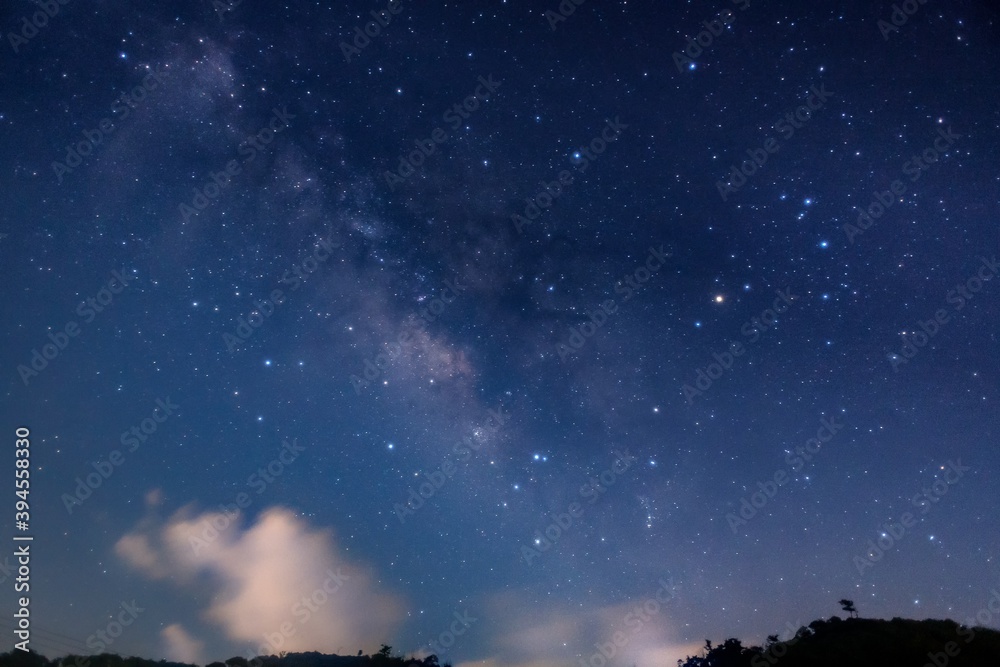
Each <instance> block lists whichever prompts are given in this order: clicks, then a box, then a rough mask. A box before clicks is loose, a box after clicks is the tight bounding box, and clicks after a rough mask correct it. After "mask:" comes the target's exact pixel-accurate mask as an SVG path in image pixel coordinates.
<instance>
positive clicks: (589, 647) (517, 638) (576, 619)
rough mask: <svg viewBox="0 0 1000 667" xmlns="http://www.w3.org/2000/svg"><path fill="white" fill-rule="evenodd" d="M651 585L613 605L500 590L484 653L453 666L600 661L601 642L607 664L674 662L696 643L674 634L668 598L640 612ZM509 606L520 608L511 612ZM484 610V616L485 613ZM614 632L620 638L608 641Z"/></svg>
mask: <svg viewBox="0 0 1000 667" xmlns="http://www.w3.org/2000/svg"><path fill="white" fill-rule="evenodd" d="M655 590H656V586H655V585H654V586H653V587H652V588H651V590H650V591H649V595H647V597H645V598H637V599H635V600H633V601H631V602H628V603H625V604H617V605H604V606H594V607H590V608H581V607H580V606H577V605H570V604H562V603H546V604H541V605H540V604H539V603H538V601H537V600H533V599H530V598H529V597H527V596H526V595H524V594H522V593H511V592H506V593H501V594H497V595H494V596H492V597H491V599H490V600H489V601H488V602H487V603H486V608H487V609H488V610H489V613H488V615H489V617H490V618H493V619H495V620H496V622H494V623H493V624H492V625H491V627H492V629H493V632H494V634H493V636H492V637H491V639H490V640H489V641H488V642H487V644H488V649H487V651H488V653H487V655H485V656H481V657H480V658H478V659H476V660H469V661H463V662H460V663H458V667H473V666H475V667H484V666H486V667H493V666H495V665H505V666H506V667H565V666H566V665H567V664H574V665H579V664H580V660H581V658H582V659H583V660H584V661H585V662H586V663H587V664H595V665H597V664H601V661H602V660H603V657H602V656H601V655H600V653H599V650H600V646H601V645H603V646H605V647H606V649H607V650H609V651H610V650H613V651H614V656H613V657H612V659H611V660H609V661H607V662H608V663H609V664H635V665H638V667H659V666H660V665H664V664H674V663H675V662H676V661H677V660H678V659H679V658H681V659H683V658H685V657H686V656H688V655H694V654H695V653H697V651H698V650H699V648H700V646H701V643H700V642H694V643H692V642H688V641H686V640H684V639H682V638H680V637H679V636H678V631H677V625H678V622H677V621H675V620H674V617H675V616H677V615H678V614H679V613H680V612H679V611H678V606H677V603H676V602H675V601H673V600H668V601H666V602H664V603H663V604H662V605H659V606H658V607H653V608H654V609H656V611H655V613H649V611H648V609H649V608H647V611H646V612H645V613H642V611H641V610H640V606H641V605H644V604H646V603H647V602H649V601H651V600H652V597H653V594H654V593H655ZM510 609H519V610H522V613H520V614H517V615H513V614H511V613H510V611H509V610H510ZM485 615H487V614H484V616H485ZM616 632H618V633H621V635H620V637H623V638H624V639H625V641H624V643H623V644H621V645H619V646H614V645H613V643H612V642H613V636H614V634H615V633H616Z"/></svg>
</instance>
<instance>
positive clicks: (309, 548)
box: [115, 508, 403, 653]
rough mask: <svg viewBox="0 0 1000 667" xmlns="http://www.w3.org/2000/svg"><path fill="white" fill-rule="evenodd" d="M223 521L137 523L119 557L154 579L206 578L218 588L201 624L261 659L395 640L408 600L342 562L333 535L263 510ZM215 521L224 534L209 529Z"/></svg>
mask: <svg viewBox="0 0 1000 667" xmlns="http://www.w3.org/2000/svg"><path fill="white" fill-rule="evenodd" d="M225 519H226V517H225V515H224V514H221V513H212V512H209V513H204V514H201V515H197V516H195V515H192V514H191V512H190V511H189V510H186V509H185V510H181V511H180V512H178V513H177V514H175V515H174V516H173V517H171V518H170V519H169V520H168V521H167V522H166V523H165V524H163V525H157V524H154V523H153V522H151V521H146V522H143V523H141V524H139V526H137V528H136V530H135V531H133V532H132V533H129V534H127V535H125V536H124V537H122V538H121V539H120V540H119V541H118V543H117V544H116V546H115V550H116V553H117V554H118V555H119V557H121V558H122V559H123V560H124V561H125V562H126V563H128V564H129V565H130V566H132V567H133V568H135V569H136V570H138V571H140V572H142V573H144V574H145V575H146V576H149V577H150V578H153V579H164V578H170V579H171V580H175V581H179V582H182V584H181V585H182V586H183V585H186V586H188V587H192V586H194V584H195V577H196V576H197V577H198V585H199V586H203V585H204V581H206V577H205V576H204V575H208V576H207V581H208V582H210V583H209V585H210V586H211V587H213V588H214V590H213V591H212V594H211V595H210V596H209V599H210V600H211V602H210V603H209V605H208V606H207V608H205V609H203V610H202V615H203V618H204V619H205V620H207V621H209V622H211V623H214V624H215V625H217V626H218V627H220V628H222V630H223V631H224V633H225V635H226V636H227V637H228V638H229V639H231V640H234V641H236V642H239V643H241V644H244V645H245V644H246V643H249V644H250V645H251V646H252V647H253V648H254V650H255V651H257V650H258V649H261V650H259V651H258V652H260V653H278V652H279V651H321V652H327V653H334V652H341V653H348V652H354V651H356V650H358V649H369V650H373V649H374V647H377V646H378V644H379V643H380V642H382V641H384V640H385V638H386V637H390V636H392V634H393V632H394V631H395V628H396V627H397V625H398V623H399V621H400V620H401V618H402V615H403V611H402V609H403V607H402V603H401V602H400V600H399V599H398V598H397V597H395V596H393V595H391V594H388V593H386V592H384V591H382V590H381V589H380V587H379V586H378V585H377V583H376V578H375V577H374V576H373V574H372V573H371V571H370V570H369V569H368V568H367V567H365V566H362V565H359V564H357V563H351V562H348V561H346V560H345V559H344V558H343V557H342V555H341V552H340V550H339V549H338V548H337V545H336V544H335V542H334V539H333V536H332V534H331V533H330V532H329V531H324V530H315V529H312V528H310V527H309V526H308V525H307V524H306V523H305V522H304V521H303V520H301V519H299V518H298V517H296V516H295V515H294V514H293V513H292V512H291V511H289V510H287V509H284V508H271V509H269V510H267V511H265V512H264V513H263V514H262V515H261V516H260V517H259V519H258V521H257V522H256V523H255V524H254V525H252V526H250V527H248V528H245V529H244V528H243V527H242V526H240V525H239V521H238V520H235V519H234V520H233V521H232V522H231V525H228V526H227V525H226V522H225ZM213 520H214V521H215V524H216V526H220V527H222V529H221V530H215V529H213V528H211V525H212V522H213ZM181 633H182V631H181V630H180V629H179V628H178V630H174V631H172V634H171V636H170V639H171V640H172V642H173V643H172V645H176V646H187V645H188V644H185V642H183V641H182V639H184V638H185V637H186V636H185V635H183V634H181ZM265 638H269V640H270V645H268V644H266V643H265ZM174 640H176V641H174ZM262 645H263V646H262Z"/></svg>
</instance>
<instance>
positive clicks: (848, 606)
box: [837, 599, 858, 618]
mask: <svg viewBox="0 0 1000 667" xmlns="http://www.w3.org/2000/svg"><path fill="white" fill-rule="evenodd" d="M837 604H839V605H840V606H841V607H842V608H843V610H844V611H846V612H847V613H849V614H850V615H851V617H852V618H857V617H858V610H857V609H856V608H855V606H854V600H847V599H844V600H838V601H837Z"/></svg>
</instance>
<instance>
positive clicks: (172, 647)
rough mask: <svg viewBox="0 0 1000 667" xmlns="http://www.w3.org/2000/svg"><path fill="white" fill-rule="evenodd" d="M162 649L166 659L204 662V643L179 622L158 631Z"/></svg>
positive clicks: (193, 662)
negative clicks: (161, 639) (161, 640)
mask: <svg viewBox="0 0 1000 667" xmlns="http://www.w3.org/2000/svg"><path fill="white" fill-rule="evenodd" d="M160 637H162V638H163V650H164V653H166V655H167V659H168V660H173V661H175V662H186V663H190V664H195V665H200V664H204V663H205V658H204V656H203V654H202V648H203V647H204V643H203V642H200V641H198V640H196V639H195V638H194V637H192V636H191V635H189V634H188V633H187V631H186V630H185V629H184V628H183V627H181V625H180V624H179V623H174V624H173V625H168V626H167V627H165V628H163V630H161V631H160Z"/></svg>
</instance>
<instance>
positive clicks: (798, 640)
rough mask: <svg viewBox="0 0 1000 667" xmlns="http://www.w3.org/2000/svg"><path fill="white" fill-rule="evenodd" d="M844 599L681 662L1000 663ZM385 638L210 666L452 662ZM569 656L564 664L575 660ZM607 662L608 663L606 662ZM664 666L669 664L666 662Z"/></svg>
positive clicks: (701, 666) (999, 635)
mask: <svg viewBox="0 0 1000 667" xmlns="http://www.w3.org/2000/svg"><path fill="white" fill-rule="evenodd" d="M840 603H841V606H842V607H843V608H844V610H845V611H847V612H848V613H849V614H851V617H849V618H846V619H841V618H840V617H838V616H833V617H832V618H830V619H828V620H817V621H813V622H812V623H810V624H809V625H807V626H802V627H800V628H798V630H797V631H796V632H795V633H794V635H793V636H790V637H789V638H787V639H784V640H780V639H779V638H778V636H777V635H770V636H769V637H768V638H767V640H766V642H765V644H764V645H763V646H744V645H743V643H742V641H741V640H739V639H736V638H730V639H727V640H725V641H723V642H722V643H721V644H717V645H713V643H712V641H711V640H706V642H705V647H704V649H703V650H702V651H701V653H700V655H696V656H689V657H688V658H687V659H686V660H678V661H677V666H678V667H773V666H779V667H998V666H1000V632H998V631H996V630H992V629H989V628H985V627H981V626H973V627H970V626H966V625H961V624H958V623H956V622H955V621H951V620H932V619H928V620H923V621H917V620H911V619H903V618H893V619H892V620H888V621H887V620H882V619H867V618H857V610H856V609H855V608H854V605H853V603H851V601H850V600H841V601H840ZM391 653H392V649H391V647H389V646H387V645H385V644H383V645H382V647H381V649H380V650H379V651H378V652H376V653H375V654H374V655H362V654H361V652H360V651H359V652H358V655H356V656H340V655H325V654H322V653H316V652H308V653H287V654H285V653H283V654H282V655H278V656H273V655H272V656H257V657H256V658H253V659H249V660H248V659H247V658H243V657H235V658H230V659H228V660H226V661H225V662H212V663H209V664H208V665H206V666H205V667H450V665H448V663H444V664H443V665H441V664H440V663H439V659H438V656H436V655H431V656H427V657H425V658H421V659H415V658H403V657H401V656H393V655H392V654H391ZM572 662H573V661H572V660H570V659H567V665H570V664H572ZM0 667H192V666H191V665H188V664H186V663H178V662H169V661H166V660H160V661H154V660H147V659H143V658H135V657H130V658H124V657H121V656H119V655H114V654H108V653H105V654H101V655H97V656H76V655H69V656H66V657H63V658H58V659H52V660H50V659H48V658H46V657H44V656H42V655H40V654H38V653H35V652H33V651H29V652H24V651H18V650H15V651H12V652H10V653H4V654H2V655H0ZM608 667H611V665H610V664H609V665H608ZM663 667H671V666H669V665H664V666H663Z"/></svg>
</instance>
